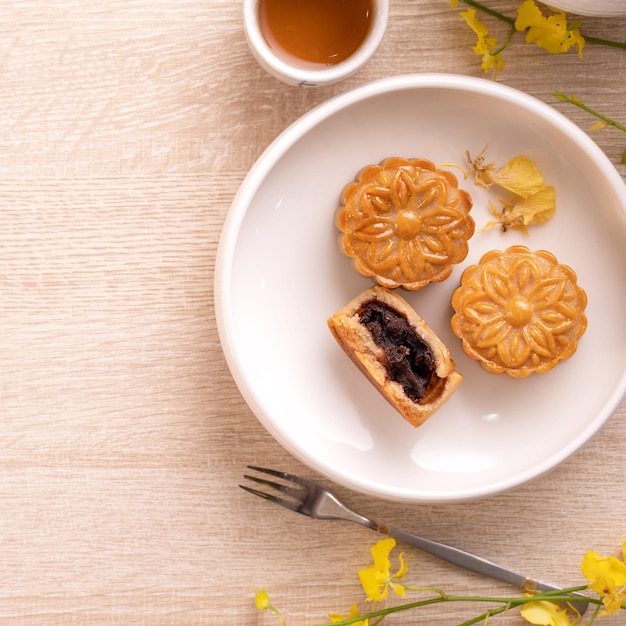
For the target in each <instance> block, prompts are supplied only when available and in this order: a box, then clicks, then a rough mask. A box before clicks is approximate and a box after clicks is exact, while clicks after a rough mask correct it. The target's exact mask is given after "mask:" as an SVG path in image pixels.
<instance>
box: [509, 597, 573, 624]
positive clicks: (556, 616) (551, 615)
mask: <svg viewBox="0 0 626 626" xmlns="http://www.w3.org/2000/svg"><path fill="white" fill-rule="evenodd" d="M521 616H522V617H523V618H524V619H525V620H526V621H527V622H530V623H531V624H537V625H538V626H573V624H574V622H571V621H570V618H569V616H568V614H567V610H566V609H565V608H563V607H561V606H559V605H558V604H556V603H554V602H548V601H546V600H542V601H539V602H530V603H528V604H525V605H524V607H523V608H522V611H521ZM576 619H578V618H576Z"/></svg>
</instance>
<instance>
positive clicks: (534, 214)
mask: <svg viewBox="0 0 626 626" xmlns="http://www.w3.org/2000/svg"><path fill="white" fill-rule="evenodd" d="M555 211H556V194H555V192H554V187H542V188H541V189H539V191H537V193H535V194H534V195H532V196H530V198H526V199H525V200H519V201H518V202H516V203H515V204H514V205H513V206H512V207H511V210H510V211H509V212H508V213H507V214H506V219H507V221H510V222H511V225H514V222H517V221H520V222H521V223H522V224H523V225H524V226H530V225H531V224H543V223H544V222H547V221H548V220H549V219H550V218H551V217H552V216H553V215H554V213H555Z"/></svg>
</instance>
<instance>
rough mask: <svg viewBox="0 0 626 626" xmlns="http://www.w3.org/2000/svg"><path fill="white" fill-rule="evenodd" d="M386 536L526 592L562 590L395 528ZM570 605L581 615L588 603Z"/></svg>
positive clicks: (463, 551) (473, 555) (478, 557)
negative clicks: (574, 606)
mask: <svg viewBox="0 0 626 626" xmlns="http://www.w3.org/2000/svg"><path fill="white" fill-rule="evenodd" d="M388 534H389V536H390V537H393V538H394V539H398V540H400V541H403V542H404V543H408V544H409V545H411V546H413V547H415V548H418V549H420V550H422V552H426V553H428V554H432V555H433V556H436V557H439V558H440V559H443V560H444V561H447V562H448V563H452V564H453V565H457V566H459V567H462V568H463V569H466V570H469V571H471V572H476V573H478V574H483V575H484V576H488V577H490V578H495V579H496V580H501V581H503V582H505V583H509V584H511V585H514V586H516V587H520V588H522V589H524V590H526V591H560V590H561V589H562V587H556V586H554V585H549V584H547V583H542V582H539V581H536V580H533V579H532V578H527V577H526V576H521V575H520V574H516V573H515V572H512V571H511V570H509V569H506V568H505V567H502V566H501V565H497V564H496V563H492V562H491V561H488V560H487V559H483V558H482V557H480V556H476V555H475V554H470V553H469V552H465V550H460V549H459V548H453V547H452V546H447V545H446V544H443V543H438V542H437V541H432V540H431V539H425V538H424V537H418V536H417V535H412V534H411V533H407V532H405V531H403V530H399V529H397V528H390V529H389V531H388ZM572 604H575V605H576V608H577V610H578V612H579V613H580V614H581V615H582V614H583V613H584V612H585V610H586V609H587V607H588V606H589V605H588V603H587V602H584V601H583V602H576V603H572Z"/></svg>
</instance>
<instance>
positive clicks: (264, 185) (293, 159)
mask: <svg viewBox="0 0 626 626" xmlns="http://www.w3.org/2000/svg"><path fill="white" fill-rule="evenodd" d="M485 145H488V146H489V147H488V151H487V156H488V158H489V160H494V161H495V162H496V163H498V164H504V163H506V162H507V161H508V160H509V159H510V158H512V157H513V156H515V155H518V154H524V155H526V156H528V157H530V158H532V159H533V160H534V161H535V162H536V163H537V165H538V166H539V168H540V169H541V171H542V173H543V175H544V178H545V180H546V183H548V184H552V185H554V186H555V188H556V193H557V214H556V215H555V217H554V218H553V219H552V220H551V221H550V222H548V223H546V224H543V225H541V226H535V227H531V231H530V235H529V236H528V237H526V236H524V235H523V234H521V233H518V232H515V231H509V232H507V233H502V232H500V231H499V229H493V230H490V231H488V232H479V231H480V230H481V228H482V227H483V226H484V225H485V224H486V223H487V221H489V219H490V216H489V213H488V210H487V202H486V200H487V196H486V192H485V191H484V190H479V189H477V188H476V187H475V186H474V185H473V183H472V182H471V181H469V180H467V181H465V180H461V182H460V184H461V186H462V187H464V188H466V189H467V190H468V191H469V192H470V193H471V194H472V196H473V198H474V208H473V209H472V214H473V217H474V219H475V221H476V225H477V233H476V234H475V235H474V237H473V238H472V239H471V241H470V253H469V256H468V258H467V259H466V261H465V262H464V263H462V264H461V265H459V266H457V268H456V269H455V272H454V273H453V275H452V277H451V278H449V279H448V280H446V281H445V282H443V283H440V284H431V285H429V286H428V287H427V288H426V289H425V290H423V291H421V292H415V293H410V292H403V295H405V297H406V298H407V300H408V301H409V302H410V303H411V304H412V305H413V306H414V307H415V309H416V310H417V312H418V313H419V314H420V315H421V316H422V317H423V318H424V319H426V321H427V322H428V323H429V324H430V325H431V326H432V328H433V329H434V330H435V331H436V332H437V333H438V334H439V335H440V337H441V338H442V339H443V340H444V341H445V342H446V343H447V344H448V346H449V347H450V349H451V351H452V353H453V357H454V359H455V361H456V363H457V367H458V369H459V371H461V373H463V374H464V376H465V380H464V382H463V383H462V385H461V387H460V388H459V389H458V390H457V392H456V394H455V395H454V396H453V398H452V399H451V400H450V401H449V402H448V403H447V404H446V405H445V406H444V407H443V408H442V409H441V410H440V411H439V412H438V413H436V414H435V415H434V416H433V417H431V418H430V420H428V421H427V422H426V424H424V425H423V426H422V427H420V428H418V429H414V428H412V427H411V426H410V425H409V424H408V423H407V422H406V421H405V420H404V419H402V417H401V416H400V415H399V414H397V413H396V412H395V411H394V410H393V409H392V408H391V407H390V406H389V405H388V404H387V403H386V401H385V400H384V399H383V398H382V397H381V396H380V395H379V394H378V393H377V391H375V389H374V388H373V387H372V386H371V385H370V384H369V383H368V382H367V381H366V379H365V378H364V377H363V376H362V375H361V373H360V372H359V371H358V370H357V369H356V368H355V367H354V366H353V365H352V363H351V362H350V361H349V360H348V358H347V357H346V356H345V354H344V353H343V352H342V351H341V349H340V348H339V347H338V345H337V344H336V343H335V340H334V339H333V338H332V336H331V334H330V332H329V330H328V328H327V326H326V319H327V318H328V317H329V316H330V315H331V314H332V313H334V312H335V311H336V310H337V309H339V308H340V307H341V306H343V305H344V304H346V303H347V302H348V301H349V300H350V299H351V298H352V297H353V296H355V295H356V294H358V293H359V292H360V291H361V290H362V289H365V288H367V287H369V286H370V285H371V282H370V281H369V280H368V279H365V278H362V277H360V276H359V275H358V274H357V273H356V271H355V270H354V269H353V267H352V263H351V262H350V260H349V259H347V258H346V257H345V256H343V255H342V253H341V252H340V250H339V248H338V245H337V235H338V233H337V231H336V229H335V225H334V214H335V211H336V209H337V206H338V203H339V197H340V193H341V191H342V189H343V187H344V185H345V184H346V183H347V182H349V181H351V180H352V179H353V178H354V176H355V174H356V173H357V172H358V171H359V170H360V169H361V168H362V167H363V166H364V165H366V164H368V163H377V162H379V161H380V160H382V159H383V158H385V157H389V156H405V157H426V158H429V159H431V160H432V161H434V162H435V163H450V162H454V163H460V164H462V163H463V162H464V159H465V150H466V149H469V150H470V151H471V152H472V153H474V154H475V153H478V152H479V151H480V150H481V149H482V148H483V147H485ZM461 179H462V176H461ZM519 243H521V244H525V245H528V246H529V247H531V248H532V249H535V250H537V249H541V248H544V249H547V250H550V251H552V252H553V253H554V254H555V255H556V256H557V258H558V259H559V261H560V262H561V263H566V264H568V265H570V266H571V267H572V268H574V270H575V271H576V272H577V274H578V278H579V284H580V285H581V286H582V287H583V288H584V289H585V290H586V291H587V295H588V298H589V304H588V308H587V316H588V320H589V325H588V329H587V332H586V333H585V335H584V336H583V337H582V339H581V341H580V342H579V347H578V350H577V352H576V353H575V354H574V356H572V357H571V358H570V359H569V360H567V361H562V362H561V363H559V365H557V367H556V368H555V369H554V370H552V371H551V372H548V373H545V374H542V375H532V376H530V377H528V378H526V379H520V380H514V379H511V378H509V377H506V376H496V375H492V374H488V373H486V372H484V371H483V370H482V369H481V368H480V367H479V366H478V364H477V363H476V362H474V361H472V360H471V359H469V358H468V357H466V356H465V355H464V353H463V351H462V349H461V345H460V342H459V340H458V339H456V338H455V337H454V336H453V335H452V332H451V330H450V328H449V320H450V317H451V309H450V297H451V294H452V291H453V290H454V289H455V287H456V286H457V284H458V280H459V275H460V272H461V271H462V269H463V267H465V266H467V265H468V264H471V263H475V262H477V261H478V259H479V258H480V256H481V255H482V254H483V253H484V252H486V251H488V250H491V249H504V248H506V247H508V246H510V245H513V244H519ZM625 285H626V186H625V185H624V183H623V181H622V179H621V177H620V176H619V174H618V173H617V171H616V170H615V168H614V167H613V166H612V165H611V163H610V162H609V160H608V159H607V158H606V156H605V155H604V153H603V152H602V151H601V150H600V149H599V148H598V147H597V146H596V144H595V143H593V142H592V141H591V140H590V139H589V138H588V136H587V135H586V134H585V133H583V132H582V131H581V130H579V129H578V128H577V127H576V126H575V125H574V124H572V123H571V122H570V121H568V120H567V119H566V118H565V117H564V116H562V115H560V114H559V113H558V112H556V111H555V110H554V109H553V108H552V107H549V106H547V105H546V104H544V103H542V102H540V101H538V100H536V99H534V98H532V97H530V96H527V95H525V94H523V93H520V92H518V91H516V90H513V89H511V88H508V87H505V86H502V85H500V84H498V83H495V82H492V81H489V80H483V79H475V78H469V77H462V76H455V75H449V74H443V75H439V74H421V75H409V76H399V77H394V78H389V79H385V80H382V81H377V82H374V83H371V84H368V85H365V86H362V87H360V88H358V89H355V90H354V91H350V92H348V93H345V94H343V95H341V96H338V97H335V98H333V99H332V100H330V101H328V102H326V103H324V104H323V105H321V106H319V107H318V108H316V109H314V110H312V111H310V112H309V113H308V114H306V115H305V116H304V117H302V118H301V119H300V120H298V121H297V122H296V123H295V124H293V125H292V126H291V127H289V128H288V129H287V130H286V131H285V132H283V133H282V134H281V135H280V136H279V137H278V138H277V139H276V140H275V141H274V142H273V143H272V144H271V145H270V146H269V147H268V148H267V150H266V151H265V152H264V154H263V155H262V156H261V157H260V158H259V160H258V161H257V163H256V164H255V165H254V167H253V168H252V169H251V171H250V172H249V174H248V176H247V177H246V179H245V181H244V183H243V184H242V186H241V188H240V190H239V192H238V194H237V196H236V198H235V199H234V202H233V204H232V207H231V210H230V213H229V215H228V217H227V220H226V223H225V226H224V231H223V234H222V238H221V241H220V246H219V253H218V260H217V269H216V313H217V318H218V328H219V332H220V338H221V342H222V346H223V349H224V352H225V355H226V358H227V361H228V364H229V366H230V368H231V371H232V374H233V376H234V379H235V381H236V383H237V385H238V386H239V388H240V390H241V393H242V394H243V396H244V398H245V400H246V401H247V403H248V404H249V406H250V407H251V409H252V410H253V411H254V413H255V414H256V416H257V417H258V419H259V420H260V421H261V423H262V424H263V425H264V426H265V427H266V428H267V430H268V431H269V432H270V433H271V434H272V435H273V436H274V437H275V438H276V439H277V440H278V441H279V442H280V443H281V444H282V445H283V446H284V447H285V448H286V449H288V450H289V451H290V452H291V453H292V454H294V455H295V456H296V457H298V458H299V459H300V460H301V461H303V462H304V463H306V464H307V465H308V466H310V467H311V468H313V469H315V470H316V471H318V472H320V473H321V474H323V475H325V476H326V477H328V478H330V479H332V480H334V481H336V482H338V483H340V484H342V485H344V486H347V487H350V488H352V489H354V490H357V491H359V492H362V493H366V494H371V495H375V496H379V497H382V498H387V499H392V500H399V501H409V502H453V501H462V500H467V499H473V498H479V497H485V496H487V495H490V494H495V493H498V492H501V491H504V490H507V489H510V488H513V487H515V486H518V485H521V484H522V483H525V482H526V481H528V480H530V479H533V478H535V477H537V476H539V475H541V474H543V473H545V472H547V471H548V470H550V469H552V468H554V467H555V466H556V465H557V464H559V463H560V462H561V461H563V460H564V459H566V458H567V457H568V456H570V455H571V454H572V453H573V452H574V451H576V450H577V449H578V448H579V447H580V446H581V445H583V444H584V443H585V442H587V441H588V440H589V438H590V437H591V436H592V435H594V433H596V432H597V431H598V429H599V428H600V427H601V426H602V425H603V424H604V423H605V421H606V420H607V419H608V418H609V417H610V416H611V414H612V413H613V411H614V410H615V408H616V406H617V405H618V403H619V401H620V400H621V397H622V396H623V394H624V391H625V389H626V350H625V349H624V347H625V346H626V324H625V322H624V320H625V317H624V314H625V311H626V289H625V287H624V286H625ZM259 455H260V456H259V459H260V458H261V456H262V451H259ZM259 459H253V458H251V459H250V462H255V461H256V462H258V461H259Z"/></svg>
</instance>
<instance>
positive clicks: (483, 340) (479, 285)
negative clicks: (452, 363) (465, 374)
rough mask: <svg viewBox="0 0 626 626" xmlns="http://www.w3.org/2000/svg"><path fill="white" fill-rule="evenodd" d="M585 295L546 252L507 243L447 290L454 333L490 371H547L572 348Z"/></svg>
mask: <svg viewBox="0 0 626 626" xmlns="http://www.w3.org/2000/svg"><path fill="white" fill-rule="evenodd" d="M586 305H587V295H586V294H585V292H584V290H583V289H582V288H581V287H579V286H578V284H577V277H576V274H575V273H574V271H573V270H572V269H571V268H570V267H568V266H567V265H562V264H560V263H559V262H558V261H557V259H556V257H555V256H554V255H553V254H552V253H551V252H547V251H546V250H539V251H537V252H531V251H530V250H529V249H528V248H527V247H526V246H512V247H510V248H508V249H507V250H505V251H504V252H502V251H499V250H493V251H491V252H488V253H487V254H485V255H484V256H483V257H482V258H481V259H480V262H479V263H478V265H471V266H469V267H468V268H467V269H466V270H465V271H464V272H463V274H462V276H461V285H460V287H458V288H457V289H456V291H455V292H454V294H453V295H452V308H453V309H454V315H453V316H452V321H451V325H452V331H453V332H454V334H455V335H456V336H457V337H459V338H460V339H461V340H462V342H463V350H464V351H465V353H466V354H467V355H468V356H470V357H472V358H473V359H476V360H477V361H479V362H480V364H481V366H482V367H483V368H484V369H486V370H487V371H489V372H492V373H495V374H500V373H503V372H505V373H507V374H509V375H510V376H513V377H515V378H522V377H524V376H528V375H529V374H532V373H533V372H547V371H548V370H550V369H552V368H553V367H554V366H555V365H556V364H557V363H558V362H559V361H560V360H562V359H567V358H568V357H570V356H571V355H572V354H574V352H575V351H576V348H577V347H578V339H579V338H580V337H581V335H582V334H583V333H584V332H585V329H586V328H587V318H586V317H585V313H584V311H585V307H586Z"/></svg>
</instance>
